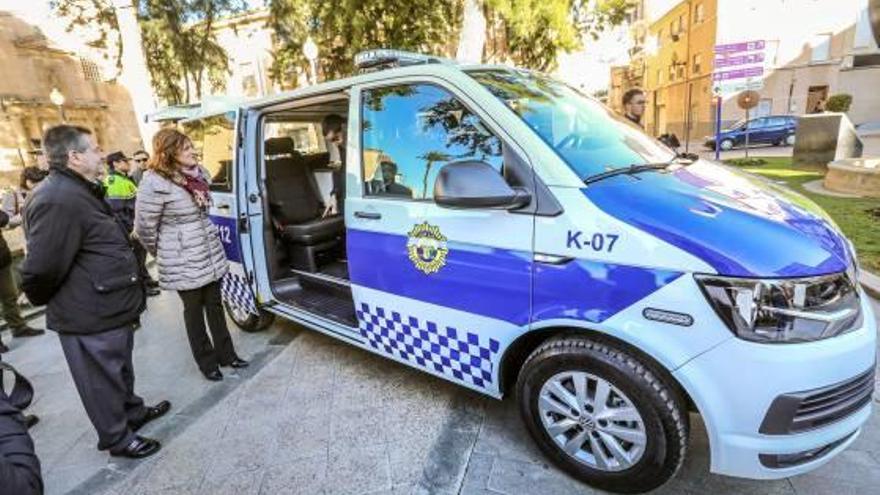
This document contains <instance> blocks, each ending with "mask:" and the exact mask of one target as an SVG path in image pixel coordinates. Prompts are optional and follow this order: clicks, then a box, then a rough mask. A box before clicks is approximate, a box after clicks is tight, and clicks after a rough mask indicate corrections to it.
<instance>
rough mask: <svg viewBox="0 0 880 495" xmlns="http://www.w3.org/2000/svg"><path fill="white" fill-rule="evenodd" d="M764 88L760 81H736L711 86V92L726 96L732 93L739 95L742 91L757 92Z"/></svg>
mask: <svg viewBox="0 0 880 495" xmlns="http://www.w3.org/2000/svg"><path fill="white" fill-rule="evenodd" d="M763 87H764V81H763V80H761V79H758V80H755V81H750V80H745V81H743V80H738V81H726V82H720V83H716V84H715V86H713V88H712V89H713V92H714V93H715V95H716V96H717V95H728V94H732V93H740V92H742V91H749V90H751V91H757V90H759V89H762V88H763Z"/></svg>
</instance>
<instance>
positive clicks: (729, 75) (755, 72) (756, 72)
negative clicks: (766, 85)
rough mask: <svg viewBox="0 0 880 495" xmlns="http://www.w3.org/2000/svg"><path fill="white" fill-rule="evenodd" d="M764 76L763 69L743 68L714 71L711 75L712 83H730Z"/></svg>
mask: <svg viewBox="0 0 880 495" xmlns="http://www.w3.org/2000/svg"><path fill="white" fill-rule="evenodd" d="M763 75H764V67H760V66H758V67H744V68H736V69H733V70H725V71H716V72H715V73H714V74H712V80H713V81H730V80H733V79H748V78H751V77H760V76H763Z"/></svg>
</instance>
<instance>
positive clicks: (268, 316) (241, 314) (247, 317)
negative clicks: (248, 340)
mask: <svg viewBox="0 0 880 495" xmlns="http://www.w3.org/2000/svg"><path fill="white" fill-rule="evenodd" d="M223 306H224V307H225V308H226V313H227V314H228V315H229V317H230V318H232V321H233V322H234V323H235V325H236V326H237V327H238V328H240V329H242V330H244V331H245V332H259V331H261V330H265V329H266V328H267V327H268V326H269V325H271V324H272V322H273V321H275V315H273V314H272V313H269V312H268V311H263V310H262V309H258V310H257V311H259V312H260V313H259V314H256V315H255V314H253V313H251V312H250V311H248V310H246V309H243V308H239V307H233V306H230V305H229V303H227V302H224V303H223Z"/></svg>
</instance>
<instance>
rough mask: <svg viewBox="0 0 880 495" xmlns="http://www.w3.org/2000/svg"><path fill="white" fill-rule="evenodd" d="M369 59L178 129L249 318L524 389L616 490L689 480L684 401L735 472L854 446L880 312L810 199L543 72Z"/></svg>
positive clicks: (781, 471)
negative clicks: (203, 177)
mask: <svg viewBox="0 0 880 495" xmlns="http://www.w3.org/2000/svg"><path fill="white" fill-rule="evenodd" d="M357 64H358V66H359V67H360V68H361V69H362V73H361V74H360V75H358V76H356V77H352V78H348V79H343V80H338V81H332V82H326V83H322V84H317V85H314V86H310V87H307V88H303V89H298V90H296V91H293V92H289V93H284V94H281V95H278V96H273V97H269V98H265V99H261V100H257V101H251V102H247V103H243V104H241V105H238V106H235V107H234V108H231V109H228V111H222V112H217V113H214V114H211V115H202V116H199V117H197V118H192V119H190V120H189V121H187V122H185V123H184V128H185V129H187V131H188V132H189V133H190V135H191V136H192V137H193V139H194V141H196V144H197V146H198V147H199V148H201V149H202V153H203V160H204V165H205V166H206V167H207V168H208V169H209V170H210V171H211V173H212V174H213V176H214V182H213V185H212V189H213V191H214V205H213V207H212V210H211V214H212V218H213V219H214V222H215V223H216V224H217V227H218V232H219V235H220V237H221V239H222V241H223V244H224V246H225V247H226V253H227V255H228V257H229V261H230V262H231V264H232V265H233V269H232V271H231V272H230V274H229V275H228V276H227V277H226V278H225V279H224V280H223V294H224V300H225V304H226V306H227V309H228V312H229V314H230V315H231V317H232V318H233V319H234V321H235V322H236V323H237V324H238V325H239V326H240V327H241V328H242V329H243V330H245V331H257V330H260V329H262V328H265V327H266V326H267V325H268V324H269V323H270V322H271V321H272V319H273V317H275V316H278V317H282V318H284V319H287V320H291V321H294V322H297V323H299V324H301V325H303V326H306V327H308V328H311V329H313V330H316V331H319V332H322V333H325V334H327V335H330V336H332V337H336V338H338V339H341V340H344V341H346V342H348V343H350V344H352V345H355V346H358V347H361V348H362V349H364V350H366V351H369V352H373V353H376V354H379V355H382V356H384V357H387V358H388V359H391V360H394V361H397V362H399V363H401V364H404V365H407V366H412V367H414V368H417V369H419V370H422V371H425V372H427V373H430V374H432V375H435V376H437V377H439V378H443V379H446V380H449V381H452V382H454V383H456V384H458V385H461V386H463V387H467V388H469V389H472V390H475V391H477V392H480V393H483V394H486V395H489V396H492V397H495V398H499V399H500V398H503V397H506V396H511V397H513V398H514V399H513V400H515V402H516V404H517V406H518V407H519V409H520V412H521V416H522V419H523V421H524V422H525V425H526V426H527V429H528V431H529V432H530V434H531V436H532V437H533V439H534V441H535V442H536V443H537V444H538V445H539V446H540V448H541V449H542V451H543V452H544V453H545V454H546V456H547V457H548V458H549V459H551V460H552V461H553V462H554V463H555V464H556V465H558V466H560V467H561V468H562V469H564V470H565V471H567V472H568V473H570V474H572V475H573V476H575V477H577V478H579V479H581V480H583V481H585V482H586V483H588V484H590V485H592V486H595V487H598V488H602V489H606V490H612V491H617V492H629V493H636V492H643V491H647V490H650V489H653V488H655V487H658V486H660V485H661V484H663V483H664V482H665V481H667V480H669V479H670V478H671V477H672V476H673V475H674V474H675V473H676V472H677V470H678V469H679V467H680V466H681V465H682V462H683V458H684V457H685V454H686V450H687V446H688V434H689V413H691V412H694V413H699V414H700V416H701V417H702V421H703V422H704V423H705V427H706V430H707V432H708V439H709V444H710V455H711V466H710V468H711V471H712V472H715V473H721V474H725V475H730V476H738V477H745V478H753V479H773V478H782V477H787V476H791V475H795V474H798V473H804V472H806V471H810V470H812V469H815V468H816V467H818V466H820V465H822V464H824V463H826V462H828V461H829V460H830V459H831V458H832V457H834V456H835V455H837V454H838V453H840V452H841V451H842V450H844V449H846V448H847V446H849V445H850V444H851V443H852V442H853V441H854V440H855V439H856V437H857V436H858V435H859V432H860V429H861V428H862V425H864V424H865V422H866V420H867V419H868V416H869V415H870V413H871V397H872V392H873V388H874V367H875V333H876V320H875V318H874V315H873V314H872V312H871V309H870V306H869V304H868V299H867V297H866V296H865V294H864V293H863V291H862V290H861V289H860V287H859V285H858V283H857V271H858V268H857V266H858V265H857V261H856V257H855V253H854V249H853V246H852V244H851V243H850V242H849V241H848V240H847V239H846V238H845V237H844V236H843V235H842V234H841V233H840V230H839V229H838V228H837V227H836V226H835V224H834V222H833V221H832V220H831V219H830V218H829V217H828V216H827V215H826V214H825V213H824V212H823V211H822V210H820V209H819V208H818V207H816V205H814V204H813V203H811V202H810V201H809V200H807V199H805V198H804V197H802V196H800V195H798V194H795V193H793V192H792V191H790V190H788V189H785V188H783V187H781V186H778V185H776V184H773V183H771V182H768V181H765V180H763V179H760V178H758V177H754V176H751V175H748V174H744V173H742V172H739V171H737V170H734V169H732V168H729V167H726V166H723V165H721V164H718V163H713V162H710V161H706V160H694V159H693V157H690V158H688V157H682V156H678V155H676V154H675V153H674V152H672V151H671V150H670V149H668V148H667V147H665V146H663V145H662V144H660V143H659V142H657V141H656V140H654V139H653V138H651V137H649V136H648V135H646V134H645V133H644V132H643V131H642V130H641V129H639V128H637V127H636V126H633V125H631V124H630V123H628V122H627V121H625V120H622V119H620V118H618V117H616V116H615V115H613V114H612V113H611V112H610V111H609V110H608V109H606V108H605V107H604V106H602V105H601V104H600V103H598V102H597V101H595V100H593V99H591V98H589V97H586V96H583V95H581V94H579V93H578V92H577V91H575V90H573V89H571V88H569V87H567V86H566V85H565V84H562V83H560V82H558V81H555V80H553V79H551V78H549V77H546V76H544V75H541V74H537V73H533V72H529V71H524V70H518V69H514V68H510V67H504V66H485V65H481V66H463V65H456V64H454V63H450V62H447V61H443V60H439V59H436V58H432V57H428V56H420V55H415V54H407V53H405V52H393V51H374V52H369V53H367V54H364V55H363V56H361V57H359V59H358V60H357ZM334 122H335V123H334ZM340 122H341V128H342V132H337V133H334V132H333V129H332V128H333V127H336V126H339V125H340ZM343 134H344V135H343Z"/></svg>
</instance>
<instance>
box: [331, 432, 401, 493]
mask: <svg viewBox="0 0 880 495" xmlns="http://www.w3.org/2000/svg"><path fill="white" fill-rule="evenodd" d="M327 469H328V472H330V473H332V476H328V477H327V479H326V481H325V485H324V490H323V491H324V493H328V494H329V493H334V494H336V493H338V494H355V493H369V492H374V491H379V490H388V489H390V488H391V472H390V467H389V462H388V452H387V450H386V448H385V445H373V446H358V445H352V444H348V445H340V444H336V445H333V446H331V447H330V458H329V461H328V463H327Z"/></svg>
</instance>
